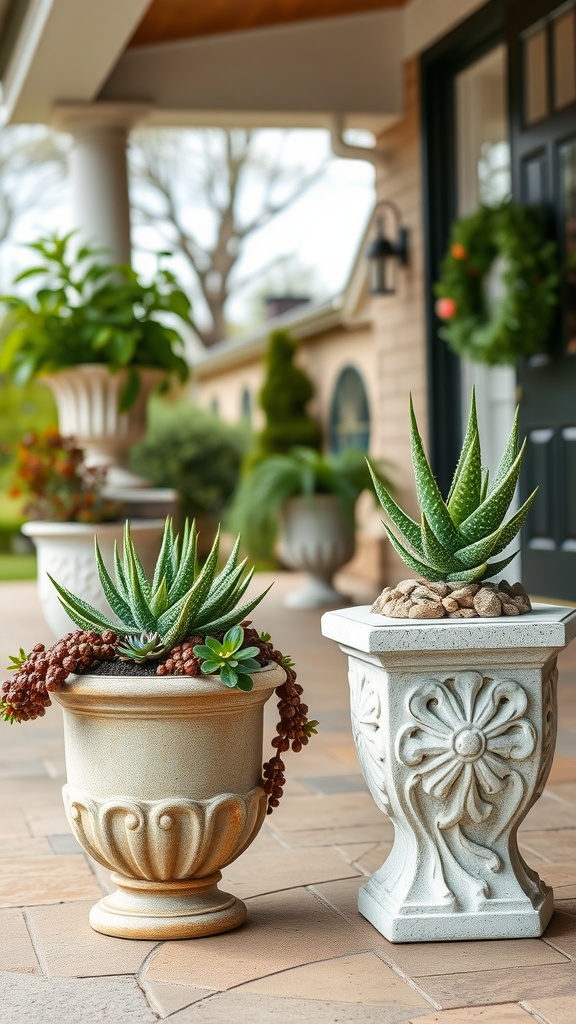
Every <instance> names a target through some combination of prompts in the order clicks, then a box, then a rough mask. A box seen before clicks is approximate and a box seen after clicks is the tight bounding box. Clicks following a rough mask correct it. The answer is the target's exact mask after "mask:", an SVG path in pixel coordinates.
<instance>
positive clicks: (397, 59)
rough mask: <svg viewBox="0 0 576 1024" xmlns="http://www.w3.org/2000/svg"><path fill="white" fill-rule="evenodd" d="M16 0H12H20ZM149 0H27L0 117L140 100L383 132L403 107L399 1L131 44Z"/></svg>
mask: <svg viewBox="0 0 576 1024" xmlns="http://www.w3.org/2000/svg"><path fill="white" fill-rule="evenodd" d="M16 2H17V3H18V2H20V0H16ZM148 2H149V0H121V2H120V3H119V2H118V0H98V2H97V3H95V2H94V0H29V3H28V6H27V8H26V9H25V13H24V16H23V18H22V20H21V24H20V29H19V31H18V33H17V35H16V38H15V40H14V41H13V43H12V45H11V48H10V52H9V54H8V58H7V60H6V62H5V67H4V70H3V71H2V69H1V68H0V74H1V76H2V93H3V95H2V107H3V120H4V122H12V123H17V122H20V123H22V122H24V123H26V122H47V121H49V120H50V117H51V111H52V109H53V107H54V106H57V105H59V104H62V103H67V102H75V103H87V102H96V101H105V102H122V103H124V102H132V103H133V102H137V103H145V104H147V105H148V106H149V107H150V108H151V110H152V117H151V120H152V123H156V124H165V125H168V124H171V125H176V124H188V125H226V126H233V125H234V124H240V123H241V124H243V125H245V126H247V127H265V126H277V127H325V126H327V125H328V124H329V121H330V117H331V116H332V115H333V114H334V113H341V114H344V115H345V116H346V123H347V125H350V126H353V127H363V128H368V129H370V130H373V131H374V130H375V131H381V130H382V129H383V128H384V127H386V126H387V125H388V124H390V122H391V121H392V120H396V119H397V118H398V117H399V116H400V115H401V112H402V101H403V96H402V53H403V15H402V9H401V8H388V9H384V10H379V11H376V12H368V13H363V14H354V15H347V16H344V17H331V18H322V19H318V20H315V21H314V20H312V21H303V22H295V23H291V24H287V25H275V26H271V27H265V28H258V29H252V30H248V31H242V32H234V33H228V34H222V35H216V36H204V37H200V38H195V39H189V40H181V41H177V42H173V43H162V44H158V45H156V44H155V45H150V46H140V47H134V48H127V44H128V41H129V39H130V37H131V35H132V34H133V32H134V30H135V28H136V27H137V25H138V23H139V21H140V20H141V18H142V15H143V13H144V11H145V10H146V8H147V6H148Z"/></svg>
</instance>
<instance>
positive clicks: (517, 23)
mask: <svg viewBox="0 0 576 1024" xmlns="http://www.w3.org/2000/svg"><path fill="white" fill-rule="evenodd" d="M575 19H576V13H575V9H574V4H571V3H568V4H566V3H563V4H561V5H558V4H555V3H552V2H550V0H519V2H514V3H512V4H511V5H510V7H509V23H508V33H509V60H510V90H511V94H510V96H511V141H512V181H513V194H514V197H515V198H516V199H518V200H519V201H520V202H523V203H526V204H528V205H531V204H534V205H538V206H539V207H541V208H542V209H543V210H544V212H545V214H546V217H547V221H548V225H549V229H550V233H551V234H552V235H554V236H555V237H556V239H557V240H558V243H559V246H560V251H561V256H562V258H563V259H564V258H566V257H570V256H571V255H572V253H574V257H573V261H574V271H569V272H568V275H567V276H566V280H565V281H564V282H563V288H562V304H561V310H560V311H559V315H558V317H557V322H556V325H555V329H554V332H553V336H552V337H551V339H550V347H549V352H548V353H546V354H542V355H541V356H537V357H534V358H533V359H531V360H528V361H526V362H524V363H523V364H521V366H520V367H519V373H518V380H519V385H520V394H521V403H520V428H521V432H522V434H523V435H525V436H526V437H527V438H528V444H527V460H526V461H527V466H526V471H525V472H524V473H523V477H522V488H523V492H524V493H523V496H524V497H526V496H527V494H528V493H529V492H530V491H531V490H532V489H533V488H534V487H535V486H538V487H539V493H538V496H537V498H536V502H535V505H534V508H533V510H532V512H531V514H530V516H529V518H528V521H527V523H526V527H525V530H524V538H523V539H524V548H523V557H522V576H523V582H524V585H525V586H526V587H527V589H528V590H529V591H530V592H531V593H534V594H537V595H539V596H547V597H557V598H564V599H568V600H575V599H576V351H575V350H576V301H573V298H574V299H575V300H576V54H575V53H574V52H573V51H572V49H571V48H570V46H568V45H567V44H566V38H567V37H568V36H570V38H572V35H571V33H573V32H574V28H575V25H576V21H575ZM560 64H561V66H560ZM572 306H573V307H574V311H573V312H572V310H571V307H572ZM572 353H574V354H572Z"/></svg>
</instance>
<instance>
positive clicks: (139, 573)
mask: <svg viewBox="0 0 576 1024" xmlns="http://www.w3.org/2000/svg"><path fill="white" fill-rule="evenodd" d="M219 545H220V529H218V532H217V534H216V538H215V540H214V544H213V545H212V548H211V550H210V554H209V555H208V557H207V559H206V561H205V563H204V566H203V567H202V568H200V566H199V564H198V557H197V550H198V536H197V532H196V526H195V523H192V525H191V526H190V524H189V522H188V520H186V522H185V524H184V530H183V535H182V541H181V542H180V538H179V537H178V536H175V535H174V530H173V526H172V521H171V519H170V518H168V519H167V520H166V523H165V525H164V534H163V538H162V545H161V548H160V554H159V556H158V561H157V563H156V568H155V570H154V576H153V579H152V581H149V580H148V578H147V576H146V573H145V572H144V569H143V567H142V562H141V561H140V558H139V556H138V553H137V551H136V548H135V547H134V542H133V540H132V537H131V534H130V524H129V523H126V527H125V530H124V542H123V552H122V558H121V557H120V553H119V551H118V547H117V545H115V546H114V577H115V578H114V579H112V577H111V576H110V574H109V572H108V570H107V568H106V566H105V565H104V561H103V559H102V555H101V553H100V549H99V547H98V541H97V539H96V538H95V551H96V564H97V567H98V575H99V577H100V583H101V585H102V591H103V593H104V595H105V597H106V600H107V602H108V604H109V606H110V608H111V610H112V612H113V613H114V615H115V616H116V617H117V620H118V621H112V620H111V619H109V618H108V617H107V616H106V615H103V614H102V612H100V611H98V609H96V608H94V607H93V606H92V605H90V604H88V603H87V602H86V601H83V600H82V598H80V597H77V596H76V595H75V594H72V593H71V592H70V591H69V590H67V589H66V587H63V586H62V584H61V583H57V582H56V580H54V579H52V577H51V576H50V580H51V581H52V583H53V584H54V586H55V587H56V590H57V591H58V596H59V598H60V603H61V604H62V607H63V608H64V609H65V611H66V612H67V613H68V615H69V616H70V618H71V619H72V621H73V622H75V623H76V625H77V626H79V627H80V628H81V629H94V630H96V631H97V632H99V633H103V632H104V631H105V630H107V629H111V630H113V631H114V632H115V633H116V634H117V635H118V636H119V637H121V638H122V639H121V642H120V647H121V648H122V654H123V655H125V656H126V657H130V658H132V659H133V660H135V661H139V660H144V658H145V657H155V658H157V657H160V656H161V655H162V654H164V653H166V652H167V651H170V650H171V649H172V648H173V647H174V646H175V645H176V644H178V643H180V642H181V641H182V640H185V639H186V638H187V637H190V636H201V637H204V636H206V635H207V634H211V633H217V632H220V631H223V630H227V629H229V628H230V627H231V626H236V625H237V624H238V623H240V622H241V621H242V619H244V618H245V617H246V616H247V615H248V614H249V612H251V611H252V609H253V608H255V607H256V605H257V604H259V602H260V601H261V600H262V598H263V597H264V595H265V594H266V593H267V590H265V591H264V592H263V593H262V594H259V595H258V597H255V598H252V600H250V601H248V602H246V603H245V604H243V605H239V602H240V600H241V598H242V596H243V595H244V593H245V591H246V588H247V587H248V584H249V583H250V580H251V579H252V576H253V573H254V569H249V570H248V571H246V561H247V560H246V559H244V560H243V561H241V562H238V550H239V546H240V538H239V537H238V538H237V540H236V543H235V544H234V547H233V549H232V552H231V554H230V557H229V558H228V561H227V562H226V564H225V566H224V568H223V569H222V571H221V572H220V573H217V571H216V570H217V564H218V551H219ZM268 589H269V588H268ZM148 645H150V646H149V653H148V654H145V653H144V652H145V648H146V647H147V646H148ZM120 647H119V653H120ZM131 651H133V652H134V653H131Z"/></svg>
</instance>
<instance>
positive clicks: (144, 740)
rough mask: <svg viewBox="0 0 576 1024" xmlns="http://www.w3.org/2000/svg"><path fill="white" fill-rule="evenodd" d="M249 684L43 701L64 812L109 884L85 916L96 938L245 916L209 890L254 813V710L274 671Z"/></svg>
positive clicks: (104, 684) (209, 927)
mask: <svg viewBox="0 0 576 1024" xmlns="http://www.w3.org/2000/svg"><path fill="white" fill-rule="evenodd" d="M252 678H253V681H254V687H253V689H252V690H251V691H250V692H249V693H241V692H238V691H237V690H234V691H231V690H229V689H227V688H226V687H224V686H223V685H222V683H221V682H220V680H219V678H218V677H215V676H204V677H202V678H189V677H187V676H184V677H182V676H162V677H156V676H143V675H140V676H127V675H126V676H105V675H83V676H74V677H72V679H71V681H69V682H68V683H67V684H66V685H65V686H64V688H63V689H62V690H60V691H58V692H57V693H54V695H53V696H54V698H55V699H56V700H57V701H58V702H59V703H60V704H61V705H62V708H63V710H64V736H65V748H66V768H67V783H66V785H65V786H64V789H63V795H64V805H65V808H66V814H67V816H68V820H69V822H70V825H71V828H72V830H73V832H74V835H75V836H76V838H77V840H78V842H79V843H80V844H81V845H82V847H83V848H84V849H85V850H86V852H87V853H88V854H90V856H91V857H93V858H94V859H95V860H96V861H98V863H99V864H102V865H104V867H106V868H109V869H110V870H111V871H112V872H113V874H112V879H113V881H114V883H115V885H116V886H117V890H116V891H115V892H113V893H111V894H110V895H108V896H104V897H103V898H102V899H101V900H100V901H99V902H98V903H97V904H96V905H95V906H94V907H93V908H92V910H91V912H90V924H91V925H92V927H93V928H94V929H95V930H96V931H99V932H103V933H104V934H106V935H115V936H120V937H122V938H132V939H134V938H137V939H183V938H193V937H196V936H202V935H213V934H216V933H218V932H224V931H228V930H229V929H231V928H236V927H237V926H238V925H240V924H242V923H243V922H244V920H245V919H246V907H245V906H244V904H243V903H242V902H241V900H239V899H237V898H236V897H234V896H232V895H230V894H229V893H226V892H222V891H221V890H220V889H219V888H218V882H219V881H220V878H221V869H222V868H223V867H225V866H226V865H227V864H230V863H231V862H232V861H234V860H235V859H236V858H237V857H239V856H240V854H241V853H242V852H243V851H244V850H245V849H246V847H248V846H249V845H250V843H251V842H252V840H253V839H254V838H255V836H256V835H257V833H258V831H259V829H260V827H261V825H262V823H263V821H264V817H265V815H266V806H267V798H266V794H265V792H264V788H263V786H262V781H261V780H262V726H263V708H264V704H265V703H266V701H267V700H268V698H269V697H270V696H271V695H272V693H273V691H274V689H275V688H276V687H277V686H279V685H280V684H281V683H282V682H283V680H284V679H285V672H284V670H283V669H282V668H280V667H278V666H277V665H274V666H271V667H268V668H264V669H262V670H261V671H260V672H256V673H254V674H253V676H252Z"/></svg>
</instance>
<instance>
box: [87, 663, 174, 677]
mask: <svg viewBox="0 0 576 1024" xmlns="http://www.w3.org/2000/svg"><path fill="white" fill-rule="evenodd" d="M159 664H160V662H159V661H144V662H142V664H141V665H139V664H138V663H137V662H136V661H122V659H121V658H113V659H112V661H98V662H96V664H95V665H93V667H92V668H86V669H84V671H82V672H79V673H78V675H83V676H155V675H156V669H157V668H158V665H159ZM158 678H162V677H161V676H159V677H158ZM164 678H170V676H164Z"/></svg>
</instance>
